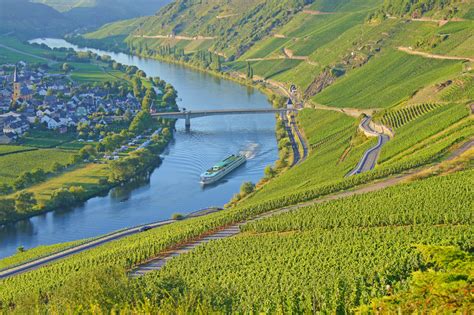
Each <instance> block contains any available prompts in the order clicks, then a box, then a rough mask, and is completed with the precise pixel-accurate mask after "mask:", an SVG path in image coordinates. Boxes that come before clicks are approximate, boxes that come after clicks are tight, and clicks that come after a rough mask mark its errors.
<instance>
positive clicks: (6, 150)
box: [0, 145, 34, 156]
mask: <svg viewBox="0 0 474 315" xmlns="http://www.w3.org/2000/svg"><path fill="white" fill-rule="evenodd" d="M30 150H34V148H25V147H23V146H20V145H0V156H2V155H8V154H13V153H18V152H23V151H30Z"/></svg>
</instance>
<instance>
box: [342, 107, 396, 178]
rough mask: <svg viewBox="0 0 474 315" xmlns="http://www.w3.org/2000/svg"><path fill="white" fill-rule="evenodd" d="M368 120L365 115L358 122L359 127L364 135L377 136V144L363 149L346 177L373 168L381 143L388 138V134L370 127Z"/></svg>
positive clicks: (369, 119)
mask: <svg viewBox="0 0 474 315" xmlns="http://www.w3.org/2000/svg"><path fill="white" fill-rule="evenodd" d="M370 121H371V117H370V116H367V117H365V118H364V119H363V120H362V122H361V123H360V125H359V127H360V128H361V129H362V130H363V131H364V133H365V134H366V135H368V136H370V135H371V136H373V137H378V141H377V144H376V145H375V146H373V147H372V148H370V149H368V150H367V151H365V153H364V155H363V156H362V158H361V159H360V161H359V163H358V164H357V166H356V168H354V169H353V170H352V171H351V172H350V173H349V174H347V175H346V177H349V176H353V175H356V174H360V173H363V172H367V171H370V170H372V169H374V167H375V164H377V159H378V157H379V155H380V151H381V150H382V147H383V145H384V144H385V143H387V142H388V141H389V140H390V137H389V136H388V135H386V134H383V133H379V132H377V131H375V130H373V129H372V128H371V127H370Z"/></svg>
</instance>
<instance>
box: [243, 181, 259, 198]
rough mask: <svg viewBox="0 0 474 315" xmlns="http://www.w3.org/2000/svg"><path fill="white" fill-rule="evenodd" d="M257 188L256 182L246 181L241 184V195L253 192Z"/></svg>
mask: <svg viewBox="0 0 474 315" xmlns="http://www.w3.org/2000/svg"><path fill="white" fill-rule="evenodd" d="M254 190H255V184H254V183H252V182H245V183H243V184H242V186H240V195H241V196H242V197H243V196H246V195H248V194H251V193H252V192H253V191H254Z"/></svg>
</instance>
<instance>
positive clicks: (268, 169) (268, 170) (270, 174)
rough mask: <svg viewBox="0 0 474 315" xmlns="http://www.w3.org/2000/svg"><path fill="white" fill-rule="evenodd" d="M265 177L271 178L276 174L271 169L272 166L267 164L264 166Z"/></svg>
mask: <svg viewBox="0 0 474 315" xmlns="http://www.w3.org/2000/svg"><path fill="white" fill-rule="evenodd" d="M264 173H265V178H268V179H270V178H273V177H275V175H276V171H275V170H274V169H273V167H272V166H271V165H267V167H265V171H264Z"/></svg>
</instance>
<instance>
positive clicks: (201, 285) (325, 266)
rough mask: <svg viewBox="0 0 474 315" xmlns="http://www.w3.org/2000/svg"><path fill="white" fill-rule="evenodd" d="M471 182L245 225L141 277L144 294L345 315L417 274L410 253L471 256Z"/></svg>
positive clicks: (432, 183) (442, 183) (237, 307)
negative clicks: (159, 290) (157, 290)
mask: <svg viewBox="0 0 474 315" xmlns="http://www.w3.org/2000/svg"><path fill="white" fill-rule="evenodd" d="M473 175H474V173H473V172H472V171H470V172H465V173H461V174H456V175H453V176H447V177H440V178H433V179H429V180H425V181H422V182H417V183H412V184H408V185H400V186H396V187H392V188H389V189H386V190H384V191H380V192H376V193H372V194H366V195H360V196H355V197H351V198H348V199H343V200H338V201H333V202H328V203H325V204H321V205H318V206H313V207H308V208H301V209H299V210H296V211H294V212H290V213H286V214H281V215H278V216H274V217H271V218H267V219H263V220H261V221H257V222H255V223H251V224H248V225H246V226H244V228H243V230H244V231H246V233H245V234H244V235H243V236H241V237H236V238H233V239H227V240H223V241H218V242H213V243H210V244H209V245H206V246H203V247H200V248H198V249H197V250H196V251H194V252H192V253H191V254H186V255H183V256H180V257H179V258H177V259H175V260H173V261H172V262H171V263H170V264H168V265H166V266H165V268H164V269H163V270H162V271H161V272H159V273H158V274H156V275H150V276H149V277H148V278H149V279H147V287H148V288H152V287H153V285H154V284H155V283H156V282H158V281H159V280H160V279H174V281H175V282H176V283H180V284H181V287H183V288H186V290H187V291H188V292H193V291H195V292H201V293H202V295H203V296H205V297H206V298H207V299H209V300H210V301H211V304H212V305H214V307H216V308H217V309H219V310H222V309H229V305H232V310H233V311H237V312H244V313H246V312H256V313H258V312H265V313H267V312H270V313H273V312H279V311H283V312H289V313H292V312H293V313H306V312H311V311H314V310H315V308H316V310H319V311H323V312H344V311H348V310H350V309H351V308H353V307H355V306H357V305H359V304H360V303H366V302H368V301H369V300H370V299H371V298H373V297H377V296H382V295H385V294H386V293H387V291H386V287H387V285H390V286H394V284H395V283H396V282H397V281H399V280H401V279H404V278H405V277H407V276H408V274H409V273H410V272H411V271H412V270H414V269H418V268H420V267H421V266H422V265H423V261H422V260H421V257H420V255H418V254H417V253H416V250H415V249H414V247H413V244H438V245H456V246H460V247H461V248H462V249H464V250H467V249H470V248H472V246H473V245H474V238H473V237H472V231H473V230H472V223H473V222H474V219H473V216H472V213H471V211H470V209H471V208H472V206H473V204H472V202H467V200H469V196H470V195H472V193H474V191H473V188H472V180H469V179H472V176H473ZM433 187H436V188H435V189H433ZM388 198H389V199H390V200H393V202H390V203H387V200H388ZM466 202H467V203H466ZM469 204H471V206H469ZM354 275H356V276H354ZM211 284H212V285H211Z"/></svg>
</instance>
